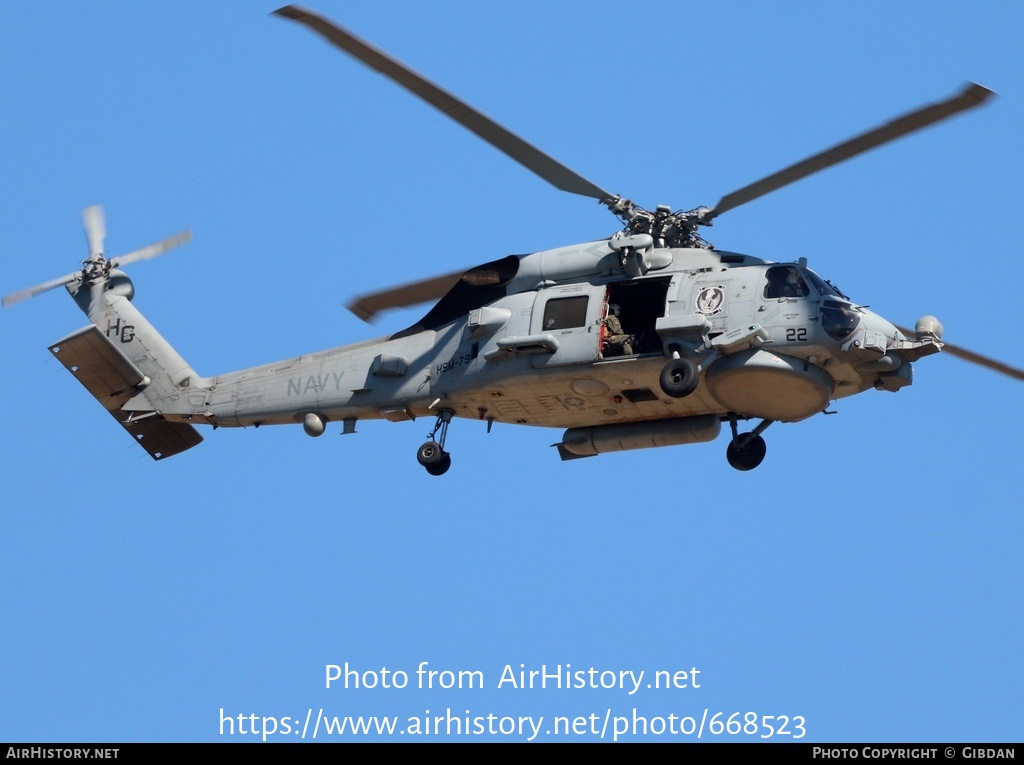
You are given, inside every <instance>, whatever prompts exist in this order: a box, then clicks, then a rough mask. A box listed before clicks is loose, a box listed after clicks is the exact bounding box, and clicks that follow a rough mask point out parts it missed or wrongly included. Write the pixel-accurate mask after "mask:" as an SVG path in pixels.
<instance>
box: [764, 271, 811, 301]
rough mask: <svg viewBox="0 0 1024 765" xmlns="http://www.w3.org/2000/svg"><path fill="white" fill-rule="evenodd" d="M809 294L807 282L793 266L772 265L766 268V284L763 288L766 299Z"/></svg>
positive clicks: (797, 296)
mask: <svg viewBox="0 0 1024 765" xmlns="http://www.w3.org/2000/svg"><path fill="white" fill-rule="evenodd" d="M810 294H811V290H810V288H808V286H807V282H805V281H804V279H803V277H802V276H800V272H799V271H798V270H797V269H796V268H794V267H793V266H772V267H771V268H769V269H768V284H767V285H766V286H765V288H764V296H765V299H766V300H774V299H778V298H803V297H807V296H808V295H810Z"/></svg>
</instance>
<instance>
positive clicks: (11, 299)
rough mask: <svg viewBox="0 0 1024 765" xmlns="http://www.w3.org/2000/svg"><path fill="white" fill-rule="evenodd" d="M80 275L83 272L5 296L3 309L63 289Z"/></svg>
mask: <svg viewBox="0 0 1024 765" xmlns="http://www.w3.org/2000/svg"><path fill="white" fill-rule="evenodd" d="M80 273H81V271H75V272H74V273H73V274H68V275H67V276H62V277H60V278H59V279H53V280H52V281H48V282H43V283H42V284H37V285H36V286H35V287H29V288H28V289H27V290H22V291H21V292H12V293H11V294H10V295H4V299H3V307H4V308H7V307H9V306H12V305H14V304H15V303H20V302H21V301H22V300H28V299H29V298H33V297H35V296H36V295H39V294H40V293H43V292H46V291H48V290H52V289H56V288H57V287H63V286H64V285H65V284H70V283H71V282H73V281H74V280H75V278H76V277H77V276H78V275H79V274H80Z"/></svg>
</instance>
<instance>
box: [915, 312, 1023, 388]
mask: <svg viewBox="0 0 1024 765" xmlns="http://www.w3.org/2000/svg"><path fill="white" fill-rule="evenodd" d="M896 329H898V330H899V331H900V332H902V333H903V334H904V335H906V336H907V337H913V336H914V331H913V330H910V329H907V328H906V327H901V326H899V325H897V326H896ZM941 342H942V352H943V353H948V354H949V355H950V356H956V357H957V358H958V359H963V360H964V361H969V362H970V363H971V364H977V365H978V366H982V367H985V368H986V369H991V370H993V371H995V372H999V373H1000V374H1004V375H1009V376H1010V377H1012V378H1014V379H1015V380H1024V370H1021V369H1017V368H1016V367H1011V366H1010V365H1009V364H1004V363H1003V362H1002V361H996V360H995V359H990V358H989V357H988V356H982V355H981V354H980V353H975V352H974V351H969V350H967V349H966V348H961V347H960V346H959V345H953V344H952V343H947V342H946V341H945V340H942V341H941Z"/></svg>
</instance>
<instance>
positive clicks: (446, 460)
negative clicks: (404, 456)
mask: <svg viewBox="0 0 1024 765" xmlns="http://www.w3.org/2000/svg"><path fill="white" fill-rule="evenodd" d="M451 466H452V455H450V454H449V453H448V452H441V459H440V460H439V461H438V462H437V463H436V464H434V465H424V466H423V467H425V468H426V469H427V472H428V473H430V475H444V474H445V473H447V472H448V468H450V467H451Z"/></svg>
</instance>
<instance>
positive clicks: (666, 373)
mask: <svg viewBox="0 0 1024 765" xmlns="http://www.w3.org/2000/svg"><path fill="white" fill-rule="evenodd" d="M699 382H700V372H699V371H698V370H697V365H696V364H694V363H693V362H692V361H690V360H689V359H682V358H679V359H669V362H668V363H667V364H666V365H665V368H664V369H662V370H661V389H662V390H663V391H665V393H667V394H668V395H669V396H671V397H672V398H685V397H686V396H689V395H690V394H691V393H693V392H694V391H695V390H697V383H699Z"/></svg>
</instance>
